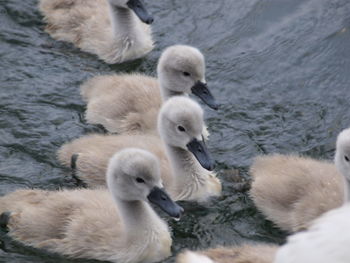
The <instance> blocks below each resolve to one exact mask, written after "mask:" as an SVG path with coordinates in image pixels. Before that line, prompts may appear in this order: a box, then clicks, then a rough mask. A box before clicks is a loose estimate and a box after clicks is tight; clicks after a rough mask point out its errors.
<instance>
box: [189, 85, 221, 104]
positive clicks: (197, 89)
mask: <svg viewBox="0 0 350 263" xmlns="http://www.w3.org/2000/svg"><path fill="white" fill-rule="evenodd" d="M191 91H192V93H193V94H194V95H196V96H197V97H199V98H200V99H201V100H202V101H203V102H204V103H205V104H207V105H208V106H209V107H210V108H212V109H214V110H217V109H219V104H218V103H217V102H216V101H215V99H214V97H213V95H212V94H211V92H210V90H209V89H208V85H207V84H206V83H203V82H202V81H197V82H196V83H195V84H194V85H193V87H192V88H191Z"/></svg>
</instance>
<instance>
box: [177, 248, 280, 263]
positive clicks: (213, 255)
mask: <svg viewBox="0 0 350 263" xmlns="http://www.w3.org/2000/svg"><path fill="white" fill-rule="evenodd" d="M277 248H278V246H274V245H242V246H234V247H218V248H212V249H207V250H203V251H185V252H183V253H181V254H179V255H178V256H177V258H176V263H273V260H274V258H275V254H276V251H277Z"/></svg>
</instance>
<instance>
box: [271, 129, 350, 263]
mask: <svg viewBox="0 0 350 263" xmlns="http://www.w3.org/2000/svg"><path fill="white" fill-rule="evenodd" d="M335 164H336V166H337V168H338V169H339V172H340V173H341V174H342V176H343V178H342V179H343V187H344V204H343V205H342V206H341V207H340V208H336V209H333V210H331V211H329V212H327V213H325V214H324V215H322V216H321V217H319V218H317V219H316V220H315V221H314V222H313V223H312V225H311V227H310V228H309V229H308V230H307V231H304V232H300V233H297V234H294V235H292V236H290V237H289V238H288V241H287V243H286V244H285V245H283V246H282V247H281V248H280V249H279V250H278V251H277V254H276V259H275V261H274V263H294V262H298V263H316V262H317V263H330V262H332V263H348V262H350V250H349V248H348V246H349V244H350V231H349V227H350V223H349V218H350V204H349V201H350V195H349V189H350V129H345V130H343V131H342V132H341V133H340V134H339V135H338V138H337V149H336V154H335ZM330 198H331V197H330Z"/></svg>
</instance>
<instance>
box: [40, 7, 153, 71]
mask: <svg viewBox="0 0 350 263" xmlns="http://www.w3.org/2000/svg"><path fill="white" fill-rule="evenodd" d="M39 8H40V11H41V12H42V14H43V15H44V20H45V22H46V23H47V26H46V31H47V32H48V33H49V34H50V35H51V36H52V37H53V38H54V39H57V40H62V41H67V42H70V43H73V44H74V45H75V46H77V47H79V48H80V49H82V50H83V51H86V52H89V53H92V54H96V55H97V56H98V57H99V58H100V59H102V60H104V61H105V62H107V63H110V64H113V63H121V62H124V61H128V60H133V59H137V58H140V57H142V56H144V55H146V54H147V53H148V52H150V51H151V50H152V49H153V40H152V35H151V29H150V27H149V25H147V24H150V23H152V22H153V18H152V17H151V16H150V15H149V14H148V13H147V10H146V8H145V5H144V3H143V1H142V0H40V4H39ZM146 23H147V24H146Z"/></svg>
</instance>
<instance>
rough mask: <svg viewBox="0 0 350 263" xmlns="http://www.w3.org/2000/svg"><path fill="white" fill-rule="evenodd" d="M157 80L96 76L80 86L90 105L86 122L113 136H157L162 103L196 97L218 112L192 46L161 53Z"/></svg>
mask: <svg viewBox="0 0 350 263" xmlns="http://www.w3.org/2000/svg"><path fill="white" fill-rule="evenodd" d="M157 74H158V80H157V79H156V78H153V77H149V76H145V75H140V74H122V75H109V76H108V75H107V76H97V77H94V78H92V79H90V80H88V81H87V82H85V83H84V84H83V85H82V86H81V94H82V96H83V99H84V100H85V101H86V102H87V109H86V120H87V121H88V122H89V123H92V124H101V125H103V126H104V127H105V128H106V129H107V130H108V131H109V132H112V133H135V132H136V133H137V132H139V133H148V132H152V133H156V132H157V114H158V111H159V108H160V106H161V104H162V101H166V100H167V99H169V98H170V97H172V96H175V95H188V94H191V93H192V94H194V95H196V96H198V97H199V98H201V99H202V100H203V102H205V103H206V104H208V105H209V107H211V108H213V109H217V108H218V104H217V103H216V102H215V100H214V97H213V96H212V94H211V93H210V91H209V89H208V87H207V84H206V81H205V62H204V57H203V55H202V53H201V52H200V51H199V50H198V49H196V48H194V47H191V46H184V45H175V46H171V47H168V48H167V49H165V50H164V52H163V53H162V55H161V57H160V59H159V62H158V67H157Z"/></svg>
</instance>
